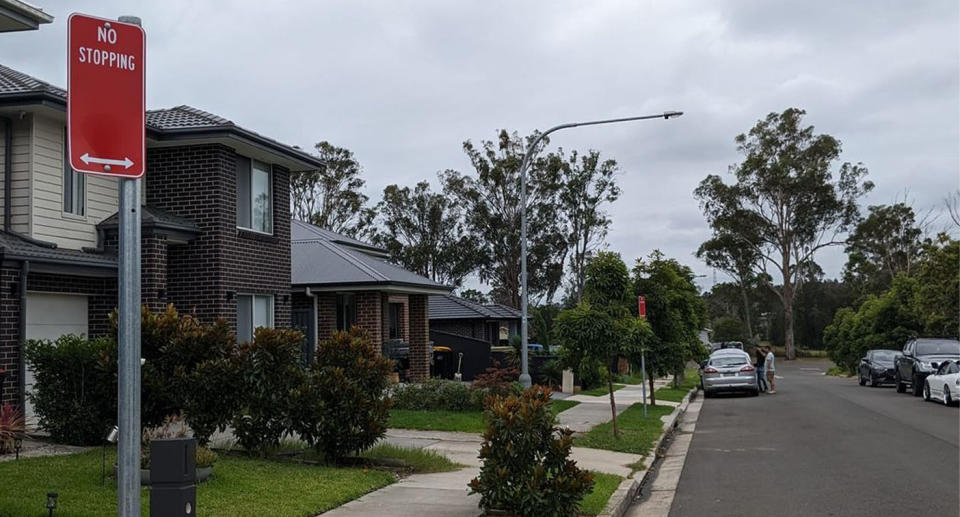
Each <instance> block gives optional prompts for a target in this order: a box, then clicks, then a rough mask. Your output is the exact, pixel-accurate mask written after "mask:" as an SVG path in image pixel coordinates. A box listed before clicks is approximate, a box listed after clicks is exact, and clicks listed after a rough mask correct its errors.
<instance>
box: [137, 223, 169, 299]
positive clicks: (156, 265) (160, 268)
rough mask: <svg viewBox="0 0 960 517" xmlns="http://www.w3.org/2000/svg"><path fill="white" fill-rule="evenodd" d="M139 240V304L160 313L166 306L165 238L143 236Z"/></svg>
mask: <svg viewBox="0 0 960 517" xmlns="http://www.w3.org/2000/svg"><path fill="white" fill-rule="evenodd" d="M140 240H141V244H140V302H141V303H142V304H144V305H146V306H147V308H149V309H150V310H151V311H161V310H163V309H164V308H165V307H166V305H167V294H166V293H167V237H166V235H155V234H149V235H146V234H145V235H141V237H140Z"/></svg>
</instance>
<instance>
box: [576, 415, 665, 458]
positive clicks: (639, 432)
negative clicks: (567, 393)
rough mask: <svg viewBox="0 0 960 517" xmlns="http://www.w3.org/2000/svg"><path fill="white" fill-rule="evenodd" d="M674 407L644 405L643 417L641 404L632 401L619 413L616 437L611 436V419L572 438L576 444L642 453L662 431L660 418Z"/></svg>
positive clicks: (646, 451) (647, 451) (651, 445)
mask: <svg viewBox="0 0 960 517" xmlns="http://www.w3.org/2000/svg"><path fill="white" fill-rule="evenodd" d="M673 409H674V408H672V407H668V406H647V416H646V417H644V416H643V406H642V405H641V404H634V405H632V406H630V407H629V408H627V410H626V411H624V412H623V413H620V417H619V418H618V419H617V423H619V424H620V437H619V438H614V437H613V422H606V423H603V424H600V425H598V426H596V427H594V428H593V429H591V430H590V431H589V432H588V433H586V434H584V435H582V436H579V437H577V438H575V439H574V444H575V445H576V446H578V447H590V448H593V449H606V450H608V451H617V452H629V453H632V454H641V455H644V456H646V455H647V454H649V452H650V448H651V447H653V442H654V441H656V439H657V438H659V437H660V435H661V434H662V433H663V421H661V420H660V417H662V416H666V415H669V414H670V413H671V412H672V411H673Z"/></svg>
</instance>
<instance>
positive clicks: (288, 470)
mask: <svg viewBox="0 0 960 517" xmlns="http://www.w3.org/2000/svg"><path fill="white" fill-rule="evenodd" d="M115 461H116V453H115V452H114V451H108V453H107V465H108V466H109V465H113V463H114V462H115ZM0 479H2V480H3V483H2V485H3V493H4V494H8V495H9V494H16V495H15V496H13V497H0V515H2V516H20V515H40V514H41V513H42V511H43V504H44V501H45V500H46V495H47V492H57V493H58V494H59V496H60V497H59V500H58V507H57V515H61V514H62V515H69V516H71V517H101V516H103V515H116V513H117V490H116V482H115V481H114V480H112V479H111V478H107V481H106V483H105V484H104V485H101V484H100V451H98V450H96V451H89V452H84V453H80V454H72V455H69V456H50V457H44V458H26V459H21V460H20V461H7V462H3V463H0ZM395 479H396V478H395V477H394V475H393V474H391V473H389V472H384V471H380V470H366V471H365V470H363V469H354V468H334V467H324V466H316V465H302V464H295V463H286V462H275V461H268V460H260V459H252V458H243V457H237V456H222V457H221V458H220V460H219V461H218V462H217V463H216V465H215V466H214V468H213V476H212V477H211V478H210V480H209V481H207V482H205V483H201V484H200V485H198V486H197V508H198V510H199V514H200V515H203V516H204V517H228V516H229V517H257V516H262V515H272V516H277V517H302V516H304V515H316V514H318V513H320V512H324V511H326V510H329V509H331V508H335V507H337V506H340V505H342V504H344V503H346V502H348V501H351V500H353V499H356V498H358V497H360V496H362V495H364V494H366V493H367V492H371V491H373V490H376V489H378V488H381V487H383V486H386V485H389V484H390V483H393V482H394V481H395ZM141 498H142V512H143V515H147V514H148V513H149V509H150V491H149V490H141ZM38 510H39V511H38Z"/></svg>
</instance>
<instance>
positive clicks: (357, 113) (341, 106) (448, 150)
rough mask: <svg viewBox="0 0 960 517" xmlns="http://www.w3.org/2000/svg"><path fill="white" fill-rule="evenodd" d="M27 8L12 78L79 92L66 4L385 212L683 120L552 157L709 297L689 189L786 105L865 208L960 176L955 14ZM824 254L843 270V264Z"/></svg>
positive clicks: (929, 203)
mask: <svg viewBox="0 0 960 517" xmlns="http://www.w3.org/2000/svg"><path fill="white" fill-rule="evenodd" d="M31 2H32V3H35V4H38V5H39V6H40V7H42V8H43V9H44V10H45V11H46V12H48V13H50V14H52V15H53V16H55V17H56V20H55V22H54V23H53V24H50V25H45V26H42V28H41V29H40V30H39V31H35V32H28V33H18V34H5V35H3V37H2V38H0V62H2V63H3V64H6V65H8V66H11V67H13V68H15V69H18V70H20V71H23V72H26V73H28V74H31V75H34V76H36V77H38V78H41V79H44V80H46V81H49V82H52V83H54V84H57V85H60V86H64V85H65V84H66V59H65V52H66V51H65V44H66V43H65V40H66V21H67V16H68V14H69V13H70V12H73V11H79V12H84V13H87V14H92V15H97V16H102V17H108V18H113V17H116V16H119V15H123V14H133V15H137V16H140V17H141V18H142V19H143V25H144V28H145V30H146V32H147V56H148V59H147V69H146V70H147V98H148V106H149V107H150V108H161V107H171V106H176V105H180V104H188V105H191V106H194V107H197V108H200V109H203V110H206V111H210V112H212V113H215V114H218V115H221V116H223V117H225V118H228V119H231V120H233V121H234V122H236V123H238V124H240V125H242V126H244V127H247V128H249V129H253V130H255V131H257V132H260V133H262V134H265V135H269V136H271V137H274V138H276V139H278V140H280V141H283V142H286V143H290V144H295V145H300V146H301V147H305V148H307V147H310V146H312V144H313V143H315V142H317V141H320V140H328V141H330V142H332V143H334V144H335V145H338V146H343V147H347V148H349V149H351V150H353V151H354V152H355V153H356V156H357V158H358V159H359V160H360V162H361V163H362V164H363V166H364V169H365V179H366V181H367V194H368V195H369V196H370V197H371V198H372V200H373V201H378V200H379V198H380V194H381V192H382V189H383V187H384V186H385V185H388V184H391V183H401V184H409V185H412V184H414V183H416V182H417V181H420V180H423V179H428V180H430V181H431V182H433V183H434V184H436V173H437V172H438V171H440V170H443V169H448V168H453V169H457V170H460V171H468V170H470V168H469V163H468V161H467V160H466V158H465V156H464V154H463V151H462V149H461V144H462V142H463V141H464V140H466V139H471V140H474V141H475V142H476V141H479V140H481V139H492V138H494V137H495V136H496V131H497V130H498V129H500V128H506V129H508V130H511V131H513V130H516V131H519V132H521V133H523V134H527V133H529V132H531V131H533V130H535V129H543V128H546V127H549V126H552V125H555V124H557V123H561V122H567V121H576V120H584V119H596V118H607V117H618V116H629V115H636V114H647V113H651V112H652V113H658V112H662V111H664V110H682V111H684V112H686V115H684V116H683V117H681V118H680V119H676V120H670V121H663V120H654V121H646V122H640V123H635V124H625V125H620V126H608V127H594V128H579V129H573V130H569V131H566V132H561V133H558V134H556V136H555V137H554V138H553V139H552V144H553V145H555V146H562V147H564V148H565V149H581V150H586V149H597V150H599V151H600V152H601V153H602V154H603V155H604V156H606V157H612V158H615V159H616V160H617V161H618V162H619V163H620V165H621V167H622V175H621V176H620V178H619V182H620V185H621V186H622V188H623V195H622V197H621V199H620V200H619V201H617V202H616V203H615V204H614V205H613V206H611V207H610V213H611V215H612V216H613V221H614V222H613V227H612V229H611V232H610V235H609V238H608V241H609V247H610V248H611V249H612V250H614V251H618V252H620V253H621V254H622V255H623V257H624V259H626V260H627V261H628V263H629V262H632V259H633V258H635V257H639V256H645V255H647V254H649V253H650V251H651V250H653V249H655V248H659V249H661V250H662V251H663V252H664V253H666V254H667V255H668V256H671V257H676V258H678V259H679V260H680V261H681V262H685V263H687V264H689V265H691V266H692V267H693V268H694V269H695V270H696V271H697V272H698V273H700V274H705V275H707V277H705V278H703V279H702V280H701V285H702V286H704V287H706V288H709V286H710V284H711V283H712V281H713V278H712V272H711V271H710V270H709V268H707V267H706V266H704V265H703V264H700V263H698V262H697V260H696V258H695V257H694V256H693V253H694V251H695V250H696V248H697V246H698V245H699V244H700V243H701V242H702V241H703V240H704V239H705V238H707V237H708V235H709V229H708V227H707V225H706V224H705V223H704V220H703V217H702V215H701V213H700V210H699V208H698V206H697V202H696V200H695V199H694V198H693V196H692V194H691V193H692V191H693V189H694V188H695V187H696V185H697V183H698V182H699V181H700V180H701V179H703V177H704V176H706V175H707V174H709V173H720V174H724V175H726V170H727V167H728V166H729V165H730V164H733V163H735V162H737V161H738V159H739V157H738V155H737V153H736V151H735V149H734V144H733V138H734V136H735V135H737V134H738V133H740V132H743V131H746V130H748V129H749V128H750V127H751V126H752V125H753V124H754V123H755V122H756V121H757V119H759V118H761V117H763V116H765V115H766V114H767V113H769V112H771V111H778V112H779V111H782V110H783V109H785V108H788V107H799V108H803V109H806V110H807V112H808V115H807V122H808V123H810V124H813V125H815V126H816V129H817V131H819V132H824V133H829V134H831V135H833V136H835V137H837V138H839V139H840V140H841V141H842V142H843V157H842V159H843V160H846V161H852V162H863V163H864V164H865V165H866V166H867V167H868V168H869V170H870V176H869V177H870V179H871V180H873V181H874V182H875V183H876V185H877V188H876V189H875V190H874V192H873V193H871V194H870V195H869V196H868V197H867V198H866V199H865V200H864V204H865V205H866V204H879V203H890V202H893V201H895V200H897V199H898V198H903V197H904V196H905V195H906V196H907V197H908V198H909V199H910V200H911V201H913V203H914V205H915V207H916V208H917V209H918V210H919V211H925V210H928V209H931V208H937V209H939V208H940V207H941V206H942V200H943V197H944V195H945V194H946V193H948V192H950V191H953V190H956V189H957V188H958V182H960V178H958V170H960V143H958V142H960V127H958V126H960V122H958V121H960V102H958V97H960V94H958V92H960V77H958V76H960V65H958V63H960V51H958V48H960V36H958V33H960V31H958V25H960V23H958V17H960V15H958V2H957V1H956V0H942V1H941V0H936V1H911V2H902V1H897V0H891V1H879V0H863V1H859V2H854V1H836V0H827V1H811V0H803V1H795V2H770V1H765V0H756V1H748V0H740V1H729V2H720V1H699V2H685V1H675V0H671V1H669V2H640V1H633V2H613V1H610V2H600V1H590V2H583V1H556V0H552V1H540V2H533V1H524V2H516V1H491V0H484V1H477V2H466V1H457V2H449V1H436V2H428V1H419V2H414V1H409V2H397V1H382V2H358V1H355V0H350V1H342V2H339V1H338V2H334V1H322V2H283V1H276V0H274V1H271V2H264V1H250V2H198V1H179V0H164V1H163V2H133V1H122V2H121V1H71V2H62V1H53V0H31ZM905 193H906V194H905ZM819 259H820V260H819V261H820V263H821V265H822V266H823V267H824V269H825V270H826V272H827V274H828V275H829V276H836V275H838V274H839V272H840V270H841V268H842V265H843V262H844V260H845V257H844V255H843V254H842V252H841V251H840V250H834V251H831V252H827V253H823V254H822V255H820V256H819ZM717 279H718V281H723V280H724V277H723V275H722V274H719V275H718V277H717Z"/></svg>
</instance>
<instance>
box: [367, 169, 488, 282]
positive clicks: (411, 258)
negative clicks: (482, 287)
mask: <svg viewBox="0 0 960 517" xmlns="http://www.w3.org/2000/svg"><path fill="white" fill-rule="evenodd" d="M377 212H378V216H377V221H378V226H379V231H378V232H377V233H376V234H375V235H374V237H373V240H374V242H376V243H377V244H379V245H380V246H383V247H384V248H386V249H387V250H388V251H389V252H390V256H391V258H392V259H393V260H394V261H396V262H397V263H399V264H401V265H403V266H404V267H405V268H407V269H409V270H411V271H413V272H415V273H418V274H420V275H423V276H425V277H427V278H430V279H431V280H434V281H436V282H440V283H442V284H446V285H451V286H455V287H459V286H460V284H461V283H462V282H463V279H464V277H466V276H467V275H469V274H470V273H471V272H473V271H474V270H475V269H476V268H477V266H478V265H479V261H478V259H477V257H478V253H477V250H478V249H479V242H478V240H477V238H476V237H475V236H473V235H472V234H471V233H470V232H467V231H466V229H465V227H464V213H463V207H462V205H461V204H460V203H459V202H458V201H457V200H456V198H451V197H449V196H445V195H443V194H438V193H434V192H431V191H430V184H428V183H427V182H426V181H422V182H420V183H418V184H417V186H416V187H414V188H413V189H412V190H411V189H410V187H400V186H397V185H389V186H387V187H386V188H384V189H383V200H382V201H381V202H380V203H379V204H378V205H377Z"/></svg>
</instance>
